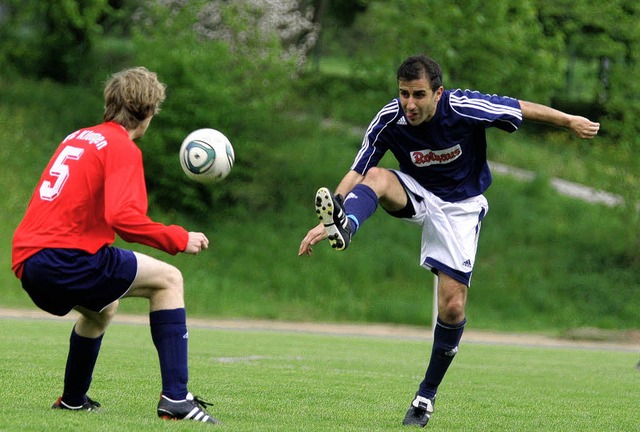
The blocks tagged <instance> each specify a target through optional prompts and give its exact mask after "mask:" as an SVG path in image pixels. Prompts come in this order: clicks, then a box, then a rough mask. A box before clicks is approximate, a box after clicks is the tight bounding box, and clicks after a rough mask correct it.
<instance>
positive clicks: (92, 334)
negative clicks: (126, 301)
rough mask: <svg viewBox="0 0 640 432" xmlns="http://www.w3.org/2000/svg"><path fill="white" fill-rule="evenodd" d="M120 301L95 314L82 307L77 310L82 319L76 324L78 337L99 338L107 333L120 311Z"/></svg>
mask: <svg viewBox="0 0 640 432" xmlns="http://www.w3.org/2000/svg"><path fill="white" fill-rule="evenodd" d="M118 305H119V302H118V300H116V301H114V302H113V303H111V304H109V305H108V306H107V307H105V308H104V309H102V310H101V311H100V312H94V311H91V310H89V309H86V308H84V307H81V306H77V307H76V308H75V309H76V310H77V311H78V312H80V317H79V318H78V321H77V322H76V326H75V331H76V333H77V334H78V335H80V336H84V337H88V338H97V337H99V336H101V335H102V334H104V332H105V331H107V327H109V324H111V321H112V320H113V318H114V316H115V315H116V312H117V310H118Z"/></svg>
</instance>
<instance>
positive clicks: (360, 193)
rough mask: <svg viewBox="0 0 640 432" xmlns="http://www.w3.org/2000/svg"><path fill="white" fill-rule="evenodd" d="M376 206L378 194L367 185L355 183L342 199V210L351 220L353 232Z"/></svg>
mask: <svg viewBox="0 0 640 432" xmlns="http://www.w3.org/2000/svg"><path fill="white" fill-rule="evenodd" d="M377 208H378V196H377V195H376V193H375V192H374V191H373V189H371V188H370V187H369V186H366V185H363V184H357V185H356V186H355V187H354V188H353V190H352V191H351V192H349V193H348V194H347V196H346V197H345V200H344V211H345V213H346V214H347V216H348V217H349V219H350V220H351V226H352V227H353V234H355V232H356V231H358V229H359V228H360V225H361V224H362V223H363V222H364V221H365V220H366V219H367V218H368V217H369V216H371V215H372V214H373V213H374V212H375V211H376V209H377Z"/></svg>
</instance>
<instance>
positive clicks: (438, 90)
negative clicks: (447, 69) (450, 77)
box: [436, 86, 444, 102]
mask: <svg viewBox="0 0 640 432" xmlns="http://www.w3.org/2000/svg"><path fill="white" fill-rule="evenodd" d="M442 93H444V87H442V86H440V87H438V89H437V90H436V102H439V101H440V98H441V97H442Z"/></svg>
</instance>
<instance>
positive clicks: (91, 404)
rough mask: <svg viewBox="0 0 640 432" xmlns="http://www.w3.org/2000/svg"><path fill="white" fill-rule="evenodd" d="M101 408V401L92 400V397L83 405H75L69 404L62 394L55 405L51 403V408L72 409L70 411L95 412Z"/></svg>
mask: <svg viewBox="0 0 640 432" xmlns="http://www.w3.org/2000/svg"><path fill="white" fill-rule="evenodd" d="M99 408H100V403H98V402H96V401H94V400H92V399H91V398H90V397H87V401H86V402H85V403H83V404H82V405H77V406H73V405H69V404H68V403H65V402H64V401H63V400H62V396H60V397H59V398H58V400H57V401H55V403H54V404H53V405H51V409H63V410H70V411H92V412H95V411H99Z"/></svg>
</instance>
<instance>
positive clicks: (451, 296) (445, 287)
mask: <svg viewBox="0 0 640 432" xmlns="http://www.w3.org/2000/svg"><path fill="white" fill-rule="evenodd" d="M466 303H467V286H466V285H464V284H463V283H460V282H458V281H456V280H455V279H453V278H451V277H449V276H447V275H444V274H442V273H441V274H440V275H439V284H438V315H439V317H440V319H441V320H442V321H444V322H445V323H447V324H457V323H459V322H461V321H462V320H463V319H464V318H465V307H466Z"/></svg>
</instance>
